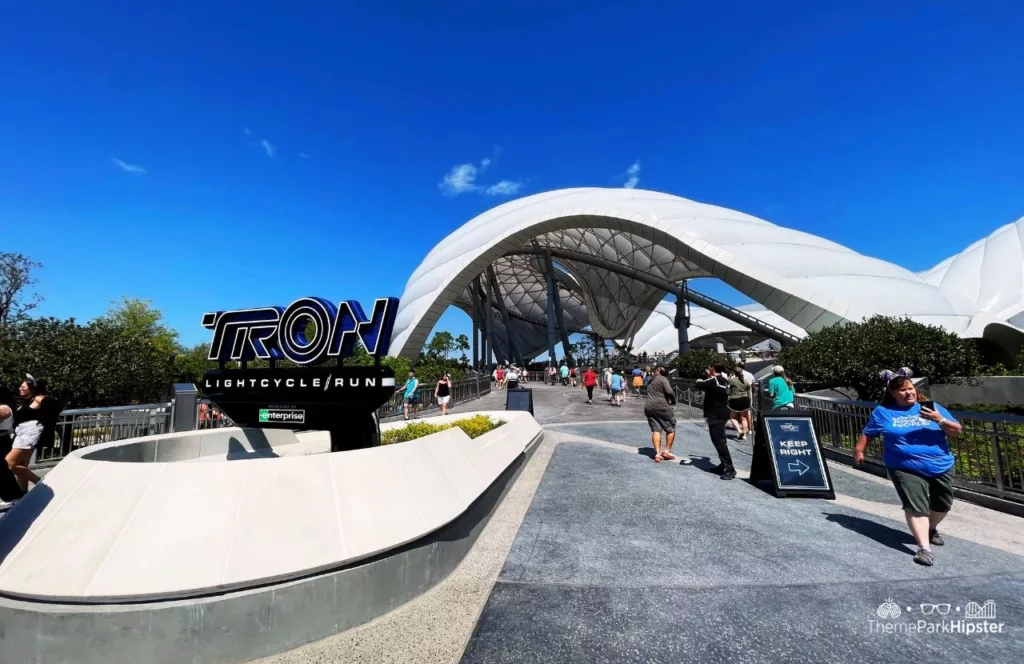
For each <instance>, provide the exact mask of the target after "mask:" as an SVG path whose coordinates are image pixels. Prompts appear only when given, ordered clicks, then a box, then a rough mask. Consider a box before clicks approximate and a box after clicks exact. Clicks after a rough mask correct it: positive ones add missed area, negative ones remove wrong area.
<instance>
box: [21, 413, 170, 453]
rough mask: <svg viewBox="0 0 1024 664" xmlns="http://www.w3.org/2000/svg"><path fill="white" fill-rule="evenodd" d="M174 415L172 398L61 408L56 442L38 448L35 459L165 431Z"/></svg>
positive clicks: (168, 428) (56, 429)
mask: <svg viewBox="0 0 1024 664" xmlns="http://www.w3.org/2000/svg"><path fill="white" fill-rule="evenodd" d="M173 417H174V406H173V404H171V403H170V402H167V403H147V404H136V405H130V406H107V407H104V408H72V409H68V410H64V411H61V414H60V416H59V417H58V419H57V424H56V427H55V435H54V440H53V445H52V446H45V447H40V448H38V449H37V450H36V463H44V462H50V461H55V460H58V459H61V458H63V457H65V456H67V455H68V454H70V453H71V452H73V451H74V450H77V449H79V448H82V447H89V446H90V445H96V444H99V443H109V442H111V441H115V440H123V439H125V438H136V437H139V436H152V435H156V434H161V433H166V432H167V431H169V430H170V427H171V422H172V420H173Z"/></svg>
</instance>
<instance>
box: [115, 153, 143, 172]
mask: <svg viewBox="0 0 1024 664" xmlns="http://www.w3.org/2000/svg"><path fill="white" fill-rule="evenodd" d="M110 160H111V161H113V162H114V165H116V166H117V167H118V168H120V169H121V170H122V171H124V172H125V173H133V174H135V175H142V174H143V173H145V172H146V169H145V168H143V167H142V166H139V165H137V164H129V163H128V162H126V161H121V160H120V159H118V158H117V157H111V158H110Z"/></svg>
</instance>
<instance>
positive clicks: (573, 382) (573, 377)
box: [569, 367, 576, 387]
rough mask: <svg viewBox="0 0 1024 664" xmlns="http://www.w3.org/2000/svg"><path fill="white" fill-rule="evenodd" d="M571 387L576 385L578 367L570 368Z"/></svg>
mask: <svg viewBox="0 0 1024 664" xmlns="http://www.w3.org/2000/svg"><path fill="white" fill-rule="evenodd" d="M569 387H576V367H570V368H569Z"/></svg>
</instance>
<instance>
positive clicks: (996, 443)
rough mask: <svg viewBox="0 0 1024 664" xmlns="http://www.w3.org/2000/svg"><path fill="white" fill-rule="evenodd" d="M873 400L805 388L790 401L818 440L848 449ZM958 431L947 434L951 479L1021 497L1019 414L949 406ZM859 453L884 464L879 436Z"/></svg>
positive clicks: (1022, 423)
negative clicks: (810, 421) (807, 414)
mask: <svg viewBox="0 0 1024 664" xmlns="http://www.w3.org/2000/svg"><path fill="white" fill-rule="evenodd" d="M877 405H878V404H876V403H873V402H870V401H853V400H847V399H839V398H836V397H826V396H818V395H809V394H798V395H796V406H797V408H800V409H803V410H809V411H811V412H812V416H813V418H814V425H815V429H816V430H817V432H818V438H819V440H820V441H821V444H822V445H823V446H825V447H827V448H830V449H833V450H836V451H840V452H846V453H852V451H853V446H854V444H855V443H856V441H857V438H858V436H859V435H860V432H861V431H862V430H863V429H864V425H866V424H867V422H868V420H869V419H870V418H871V413H872V411H873V410H874V409H875V407H876V406H877ZM950 414H952V415H953V417H955V418H956V419H957V420H958V421H959V422H960V424H961V425H962V426H963V431H962V432H961V433H960V434H959V435H957V436H952V437H949V447H950V450H951V451H952V452H953V454H954V456H955V457H956V462H955V464H954V466H953V484H954V486H958V487H961V488H964V489H969V490H971V491H975V492H978V493H984V494H988V495H993V496H998V497H1000V498H1008V499H1011V500H1017V501H1020V500H1024V417H1022V416H1019V415H1000V414H997V413H973V412H969V411H957V410H954V411H950ZM864 456H865V458H866V459H868V460H870V461H873V462H875V463H878V464H881V465H884V454H883V447H882V440H881V439H879V438H875V439H873V440H871V441H869V443H868V447H867V449H866V450H865V454H864Z"/></svg>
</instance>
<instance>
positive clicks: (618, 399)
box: [612, 369, 626, 407]
mask: <svg viewBox="0 0 1024 664" xmlns="http://www.w3.org/2000/svg"><path fill="white" fill-rule="evenodd" d="M625 389H626V379H625V377H624V376H623V375H622V369H619V370H618V371H613V372H612V405H613V406H619V407H621V406H622V401H623V398H622V393H623V390H625Z"/></svg>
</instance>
